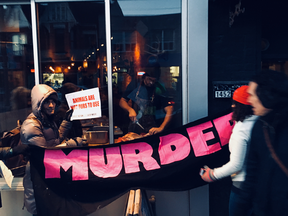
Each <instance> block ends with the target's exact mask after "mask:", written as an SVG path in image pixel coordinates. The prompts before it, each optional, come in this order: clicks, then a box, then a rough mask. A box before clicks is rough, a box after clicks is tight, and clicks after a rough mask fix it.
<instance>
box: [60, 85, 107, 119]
mask: <svg viewBox="0 0 288 216" xmlns="http://www.w3.org/2000/svg"><path fill="white" fill-rule="evenodd" d="M65 97H66V100H67V103H68V106H69V107H70V109H73V110H74V112H73V115H72V117H71V120H81V119H91V118H99V117H101V116H102V113H101V101H100V94H99V88H92V89H87V90H83V91H78V92H73V93H69V94H66V95H65Z"/></svg>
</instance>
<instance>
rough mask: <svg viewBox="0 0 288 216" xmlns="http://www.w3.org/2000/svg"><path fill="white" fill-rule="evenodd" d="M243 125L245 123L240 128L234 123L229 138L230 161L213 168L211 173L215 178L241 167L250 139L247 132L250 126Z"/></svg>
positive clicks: (228, 174) (235, 171)
mask: <svg viewBox="0 0 288 216" xmlns="http://www.w3.org/2000/svg"><path fill="white" fill-rule="evenodd" d="M244 127H245V125H242V128H238V127H237V125H235V128H234V130H233V134H232V135H231V137H230V140H229V149H230V161H229V162H228V163H226V164H225V165H223V166H222V167H220V168H216V169H214V170H213V174H214V176H215V178H216V179H222V178H225V177H228V176H231V175H232V174H234V173H237V172H239V171H241V170H242V169H243V164H244V160H245V157H246V152H247V144H248V142H249V139H250V137H249V135H248V134H247V132H248V131H250V128H248V127H247V128H246V127H245V128H244Z"/></svg>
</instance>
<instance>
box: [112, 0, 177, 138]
mask: <svg viewBox="0 0 288 216" xmlns="http://www.w3.org/2000/svg"><path fill="white" fill-rule="evenodd" d="M180 5H181V1H180V0H170V1H164V0H154V1H150V0H140V1H133V0H130V1H129V0H128V1H127V0H125V1H124V0H118V1H113V2H112V3H111V29H112V33H111V42H112V62H113V101H114V125H116V126H118V127H119V128H120V129H121V131H123V135H124V136H125V135H127V137H125V138H127V139H130V138H131V139H133V138H135V137H141V136H143V135H148V134H152V133H157V132H161V131H164V130H167V129H169V128H173V127H178V126H180V125H181V124H182V112H181V103H182V102H181V98H182V97H181V91H182V85H181V79H180V77H181V7H180ZM149 82H151V83H152V84H149ZM171 107H172V109H173V110H172V116H169V118H168V117H167V114H168V115H170V112H171V109H170V108H171ZM151 128H154V129H152V131H153V132H152V131H151ZM135 133H136V134H137V135H140V136H136V135H135ZM128 134H130V136H129V135H128ZM125 138H124V139H122V140H126V139H125ZM119 141H121V139H119Z"/></svg>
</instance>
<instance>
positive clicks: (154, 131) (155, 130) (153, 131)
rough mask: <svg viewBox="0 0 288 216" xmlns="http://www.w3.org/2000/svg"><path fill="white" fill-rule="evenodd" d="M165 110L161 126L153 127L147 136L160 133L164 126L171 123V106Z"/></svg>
mask: <svg viewBox="0 0 288 216" xmlns="http://www.w3.org/2000/svg"><path fill="white" fill-rule="evenodd" d="M164 110H165V113H166V114H165V118H164V120H163V122H162V124H161V125H160V127H153V128H151V129H150V130H149V134H150V135H153V134H157V133H160V132H162V131H163V130H164V129H165V128H166V126H167V125H168V124H169V122H170V121H171V119H172V114H173V106H166V107H165V108H164Z"/></svg>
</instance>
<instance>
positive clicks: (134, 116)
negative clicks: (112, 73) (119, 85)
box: [119, 65, 174, 135]
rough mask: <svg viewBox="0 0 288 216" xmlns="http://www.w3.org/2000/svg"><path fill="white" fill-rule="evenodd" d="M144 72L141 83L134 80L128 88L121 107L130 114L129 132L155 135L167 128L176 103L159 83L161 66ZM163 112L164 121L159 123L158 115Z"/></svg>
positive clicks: (148, 67)
mask: <svg viewBox="0 0 288 216" xmlns="http://www.w3.org/2000/svg"><path fill="white" fill-rule="evenodd" d="M144 71H145V74H144V75H143V76H142V78H141V81H140V83H137V81H136V80H132V81H131V83H130V84H129V85H128V86H127V88H126V90H125V92H124V94H123V96H122V98H121V99H120V102H119V105H120V107H122V108H123V109H124V110H126V111H127V112H128V113H129V118H130V120H131V121H130V123H129V126H128V132H134V133H137V134H146V135H153V134H157V133H160V132H162V131H163V130H164V129H165V128H167V126H168V124H169V122H170V121H171V118H172V113H173V104H174V102H173V101H172V100H171V98H169V97H168V96H166V95H165V94H166V90H165V87H164V86H163V85H162V84H161V83H160V82H159V77H160V72H161V71H160V66H158V65H154V66H147V67H145V68H144ZM130 101H131V103H130ZM161 111H164V120H163V121H162V122H161V123H158V122H157V119H158V117H159V116H158V114H157V113H161Z"/></svg>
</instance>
